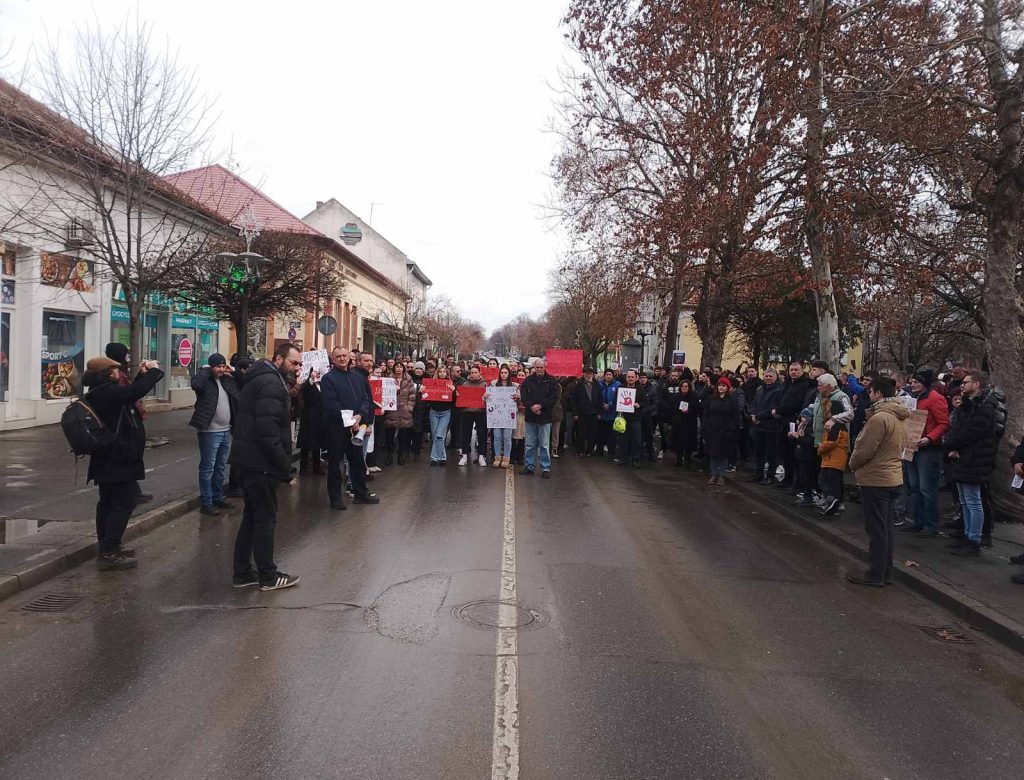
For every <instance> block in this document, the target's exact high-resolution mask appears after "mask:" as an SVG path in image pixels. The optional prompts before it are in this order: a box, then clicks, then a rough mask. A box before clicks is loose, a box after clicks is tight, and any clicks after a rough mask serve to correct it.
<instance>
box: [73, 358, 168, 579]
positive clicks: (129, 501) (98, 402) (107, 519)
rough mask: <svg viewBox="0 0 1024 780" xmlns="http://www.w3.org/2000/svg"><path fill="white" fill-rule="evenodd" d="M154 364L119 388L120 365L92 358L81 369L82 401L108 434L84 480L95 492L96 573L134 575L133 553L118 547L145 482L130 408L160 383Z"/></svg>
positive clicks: (142, 441) (141, 435)
mask: <svg viewBox="0 0 1024 780" xmlns="http://www.w3.org/2000/svg"><path fill="white" fill-rule="evenodd" d="M163 375H164V372H163V371H161V370H160V364H159V363H158V362H157V361H155V360H144V361H142V364H141V365H140V366H139V373H138V374H137V375H136V377H135V380H134V381H128V382H122V376H121V363H120V362H118V361H117V360H115V359H113V358H109V357H95V358H92V359H91V360H90V361H89V362H88V363H87V364H86V370H85V374H84V375H83V376H82V383H83V384H84V385H85V386H86V387H88V388H89V392H88V393H86V395H85V398H84V401H85V403H86V404H88V406H89V407H90V408H91V409H92V410H93V412H94V413H95V414H96V416H97V417H98V418H99V419H100V420H102V422H103V425H104V426H106V428H107V429H108V430H111V431H114V438H113V442H112V443H111V444H110V446H108V447H104V448H103V449H102V450H99V451H97V452H94V453H93V454H92V455H90V456H89V476H88V479H89V480H91V481H92V482H94V483H95V484H96V487H97V488H98V489H99V494H100V495H99V501H98V502H97V504H96V539H97V542H98V543H99V556H98V557H97V559H96V565H97V568H99V569H100V571H116V570H122V569H134V568H135V567H136V566H137V565H138V561H137V560H136V559H135V558H134V557H133V556H134V551H133V550H131V549H128V548H126V547H124V545H122V544H121V541H122V538H123V537H124V531H125V529H126V528H127V527H128V518H129V517H131V514H132V511H133V510H134V509H135V505H136V504H137V503H138V497H139V482H140V481H141V480H143V479H145V478H146V466H145V463H144V462H143V455H144V453H145V451H146V430H145V428H143V426H142V418H141V417H140V416H139V411H138V409H137V407H136V403H137V402H138V401H140V400H142V399H143V398H144V397H145V396H146V394H147V393H149V392H150V391H151V390H152V389H153V388H154V387H156V383H157V382H159V381H160V379H161V378H163Z"/></svg>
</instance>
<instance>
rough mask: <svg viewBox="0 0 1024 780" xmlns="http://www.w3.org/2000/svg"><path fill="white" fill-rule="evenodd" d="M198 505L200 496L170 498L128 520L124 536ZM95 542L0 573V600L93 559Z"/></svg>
mask: <svg viewBox="0 0 1024 780" xmlns="http://www.w3.org/2000/svg"><path fill="white" fill-rule="evenodd" d="M198 507H199V497H198V496H196V497H194V498H183V499H176V500H174V501H170V502H168V503H166V504H163V505H161V506H158V507H154V508H153V509H150V510H149V511H148V512H145V513H143V514H141V515H139V516H138V517H135V518H133V519H131V520H129V521H128V528H126V529H125V532H124V538H125V539H126V540H128V539H135V538H137V537H139V536H142V535H143V534H145V533H148V532H149V531H152V530H153V529H155V528H159V527H160V526H162V525H166V524H167V523H169V522H171V521H172V520H177V519H178V518H179V517H183V516H184V515H187V514H188V513H189V512H191V511H193V510H194V509H197V508H198ZM96 553H97V544H96V542H95V541H94V540H82V541H80V542H77V543H72V544H69V545H65V546H64V547H62V548H61V549H59V550H55V551H54V552H53V553H52V554H51V555H47V556H46V557H44V558H43V559H42V560H39V561H33V562H31V563H29V564H28V565H25V566H24V568H22V569H21V570H18V571H14V572H10V573H7V574H0V601H3V600H4V599H7V598H10V597H11V596H13V595H15V594H17V593H20V592H21V591H23V590H28V589H29V588H31V587H33V586H35V585H38V584H39V583H41V582H46V580H48V579H51V578H52V577H56V576H57V575H58V574H62V573H63V572H66V571H67V570H69V569H71V568H74V567H75V566H78V565H79V564H80V563H84V562H85V561H88V560H89V559H91V558H95V557H96Z"/></svg>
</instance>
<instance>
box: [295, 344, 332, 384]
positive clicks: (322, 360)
mask: <svg viewBox="0 0 1024 780" xmlns="http://www.w3.org/2000/svg"><path fill="white" fill-rule="evenodd" d="M330 367H331V361H330V358H328V357H327V350H326V349H314V350H313V351H311V352H303V353H302V368H301V369H299V381H300V382H305V381H306V379H307V377H309V375H310V372H313V381H314V382H319V381H320V377H322V376H323V375H324V374H326V373H327V371H328V370H329V369H330Z"/></svg>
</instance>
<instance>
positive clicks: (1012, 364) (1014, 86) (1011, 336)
mask: <svg viewBox="0 0 1024 780" xmlns="http://www.w3.org/2000/svg"><path fill="white" fill-rule="evenodd" d="M998 5H999V4H998V3H995V2H988V3H986V4H985V6H984V14H985V15H984V21H985V36H986V39H987V40H988V42H989V43H988V45H989V46H990V47H998V46H1000V45H1004V44H1007V41H1006V38H1005V34H1004V32H1003V30H1002V28H1001V23H1000V17H999V7H998ZM1007 48H1008V45H1007ZM987 54H988V55H989V74H988V76H989V86H990V87H991V89H992V92H993V97H994V98H995V106H996V122H995V128H996V133H997V138H998V145H997V151H998V153H997V154H996V155H995V160H996V162H995V163H994V165H993V170H992V172H993V174H994V177H995V187H994V190H993V192H992V195H991V199H990V200H989V203H988V205H989V222H988V236H987V245H986V247H985V283H984V286H983V287H982V293H981V296H982V297H981V302H982V316H983V318H984V323H985V351H986V353H987V357H988V361H989V364H990V368H991V373H992V382H993V384H994V385H998V386H999V388H1000V389H1001V390H1002V391H1003V392H1004V393H1006V409H1007V423H1006V435H1005V436H1004V437H1003V442H1002V450H1003V451H1002V452H1001V453H1000V455H999V457H998V458H997V459H996V463H997V466H996V474H995V478H994V479H995V481H994V487H995V489H994V490H993V491H992V498H993V501H994V502H995V503H996V505H997V506H998V507H999V508H1000V509H1001V510H1002V511H1004V512H1006V513H1008V514H1012V515H1016V516H1018V517H1019V516H1020V511H1021V500H1020V496H1018V495H1015V494H1013V493H1011V492H1010V491H1009V490H1008V489H1007V485H1009V483H1010V480H1011V479H1012V475H1011V472H1010V469H1009V466H1008V464H1009V456H1010V454H1011V453H1012V452H1013V449H1014V448H1015V447H1016V446H1017V444H1018V442H1020V440H1021V434H1022V433H1024V389H1022V386H1021V378H1022V377H1024V301H1022V293H1024V290H1022V289H1021V287H1020V286H1019V285H1020V284H1021V282H1020V281H1019V280H1018V278H1017V262H1018V259H1017V254H1018V251H1019V248H1020V240H1021V220H1022V219H1024V191H1022V186H1024V159H1022V151H1024V150H1022V137H1021V118H1022V117H1021V115H1022V112H1024V86H1022V83H1021V80H1020V78H1019V74H1018V77H1017V78H1013V77H1012V76H1011V75H1010V74H1009V73H1008V68H1007V67H1006V66H1005V65H1002V64H997V52H995V51H994V50H992V49H990V50H989V51H988V52H987ZM1017 67H1018V68H1022V67H1024V65H1018V66H1017Z"/></svg>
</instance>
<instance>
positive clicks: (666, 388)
mask: <svg viewBox="0 0 1024 780" xmlns="http://www.w3.org/2000/svg"><path fill="white" fill-rule="evenodd" d="M679 401H680V398H679V383H678V382H673V381H672V380H671V379H666V380H665V381H664V382H662V384H661V387H659V388H658V417H660V418H661V419H662V420H663V421H664V422H669V421H670V420H671V419H672V418H673V416H674V415H675V413H676V412H677V411H678V410H679Z"/></svg>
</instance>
